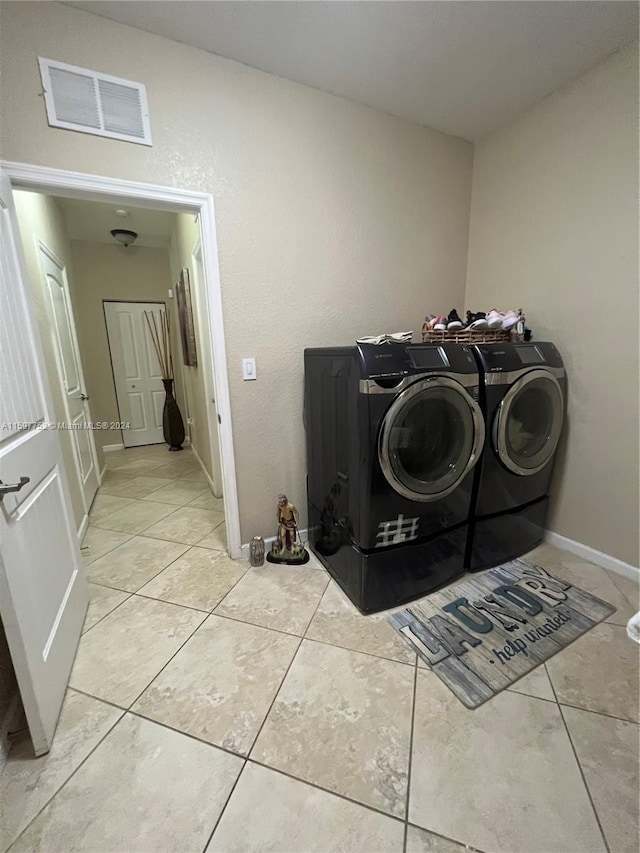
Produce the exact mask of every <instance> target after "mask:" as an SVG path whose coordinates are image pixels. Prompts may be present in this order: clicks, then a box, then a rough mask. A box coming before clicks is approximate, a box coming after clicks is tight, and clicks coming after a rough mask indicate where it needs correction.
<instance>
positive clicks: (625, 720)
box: [558, 702, 640, 728]
mask: <svg viewBox="0 0 640 853" xmlns="http://www.w3.org/2000/svg"><path fill="white" fill-rule="evenodd" d="M558 705H559V706H560V707H561V708H571V709H572V710H574V711H584V712H585V714H596V715H597V716H598V717H604V718H605V719H607V720H616V722H618V723H628V724H629V725H630V726H636V727H637V728H640V720H629V719H628V718H627V717H618V716H616V715H615V714H607V713H606V712H605V711H595V710H594V709H593V708H585V707H583V706H582V705H572V704H571V703H570V702H558Z"/></svg>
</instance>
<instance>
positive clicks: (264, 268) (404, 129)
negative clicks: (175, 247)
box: [0, 3, 472, 542]
mask: <svg viewBox="0 0 640 853" xmlns="http://www.w3.org/2000/svg"><path fill="white" fill-rule="evenodd" d="M1 38H2V43H1V51H2V63H3V71H4V74H3V84H2V92H1V97H2V101H1V102H0V109H1V111H2V117H3V121H2V133H3V137H4V138H3V141H2V151H3V156H4V157H5V158H7V159H10V160H19V161H23V162H27V163H36V164H42V165H47V166H55V167H59V168H62V169H71V170H75V171H80V172H91V173H94V174H102V175H109V176H113V177H118V178H128V179H131V180H137V181H147V182H150V183H157V184H163V185H168V186H175V187H180V188H185V189H192V190H200V191H204V192H209V193H212V194H213V196H214V199H215V204H216V223H217V235H218V245H219V252H220V268H221V280H222V297H223V308H224V322H225V333H226V342H227V353H228V363H229V384H230V393H231V409H232V419H233V429H234V440H235V451H236V465H237V475H238V490H239V501H240V515H241V530H242V539H243V541H245V542H246V541H247V540H248V539H249V538H250V537H251V536H253V535H255V534H263V535H272V534H273V530H272V527H273V522H272V514H273V501H274V497H275V496H276V495H277V494H278V492H282V491H285V492H286V493H287V494H289V495H290V496H291V498H292V499H293V500H295V501H296V503H298V504H299V505H300V506H301V507H302V506H304V503H305V494H304V489H305V480H304V475H305V467H306V466H305V454H304V431H303V426H302V385H303V381H302V376H303V372H302V370H303V368H302V364H303V362H302V352H303V349H304V347H305V346H319V345H332V344H344V343H348V342H349V341H352V340H353V339H354V338H355V337H356V336H358V335H362V334H367V333H375V332H381V331H385V330H395V329H411V328H413V329H416V330H417V329H419V328H420V324H421V321H422V315H423V314H424V313H425V312H426V311H428V310H432V311H449V310H450V309H451V308H452V307H453V306H454V305H460V304H461V303H462V301H463V295H464V284H465V273H466V250H467V242H468V216H469V197H470V189H471V168H472V146H471V145H470V144H469V143H467V142H464V141H462V140H460V139H456V138H454V137H450V136H446V135H444V134H441V133H437V132H435V131H432V130H429V129H427V128H424V127H419V126H417V125H415V124H411V123H410V122H406V121H402V120H400V119H397V118H394V117H392V116H389V115H385V114H383V113H380V112H376V111H375V110H371V109H368V108H366V107H362V106H358V105H356V104H353V103H350V102H348V101H346V100H343V99H340V98H336V97H333V96H331V95H328V94H326V93H323V92H319V91H316V90H313V89H310V88H307V87H305V86H301V85H298V84H295V83H291V82H288V81H286V80H283V79H280V78H277V77H273V76H270V75H268V74H263V73H261V72H259V71H255V70H253V69H251V68H247V67H246V66H243V65H240V64H237V63H234V62H230V61H228V60H225V59H221V58H219V57H216V56H213V55H210V54H207V53H204V52H202V51H199V50H196V49H193V48H190V47H187V46H184V45H180V44H177V43H174V42H171V41H168V40H166V39H162V38H160V37H157V36H153V35H150V34H147V33H144V32H141V31H139V30H136V29H132V28H128V27H124V26H122V25H119V24H116V23H114V22H112V21H107V20H104V19H102V18H99V17H98V16H96V15H92V14H90V13H87V12H83V11H80V10H77V9H74V8H71V7H68V6H64V5H61V4H57V3H7V4H3V10H2V33H1ZM115 45H117V50H115V49H114V46H115ZM38 55H41V56H45V57H50V58H52V59H57V60H61V61H64V62H69V63H72V64H76V65H80V66H83V67H87V68H94V69H97V70H100V71H104V72H106V73H109V74H114V75H116V76H120V77H124V78H127V79H130V80H136V81H140V82H142V83H145V84H146V86H147V95H148V99H149V107H150V114H151V128H152V133H153V147H152V148H147V147H145V146H139V145H131V144H129V143H126V142H117V141H114V140H109V139H102V138H99V137H93V136H88V135H86V134H81V133H72V132H69V131H64V130H59V129H52V128H49V127H48V126H47V122H46V117H45V111H44V103H43V100H42V97H41V83H40V78H39V73H38V63H37V57H38ZM243 356H255V358H256V360H257V368H258V379H257V381H255V382H243V380H242V369H241V368H242V365H241V359H242V357H243Z"/></svg>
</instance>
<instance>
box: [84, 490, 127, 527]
mask: <svg viewBox="0 0 640 853" xmlns="http://www.w3.org/2000/svg"><path fill="white" fill-rule="evenodd" d="M101 494H102V497H105V498H116V499H117V500H118V502H119V503H122V502H123V501H124V506H128V505H129V504H132V503H133V502H134V501H136V500H137V498H123V497H121V496H120V495H110V494H108V493H107V492H101V491H100V490H98V492H96V495H95V498H94V502H95V499H96V498H98V497H100V495H101ZM92 506H93V504H92ZM123 508H124V507H122V506H119V507H117V509H114V510H111V511H110V512H107V513H105V514H104V518H108V517H109V516H110V515H113V513H114V512H118V511H119V510H121V509H123ZM87 518H88V519H89V524H95V523H96V520H95V518H92V517H91V510H89V512H88V513H87Z"/></svg>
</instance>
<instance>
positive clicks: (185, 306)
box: [176, 267, 198, 367]
mask: <svg viewBox="0 0 640 853" xmlns="http://www.w3.org/2000/svg"><path fill="white" fill-rule="evenodd" d="M176 298H177V301H178V323H179V325H180V340H181V341H182V358H183V362H184V364H186V365H187V367H197V366H198V354H197V352H196V332H195V327H194V324H193V307H192V304H191V280H190V278H189V270H188V269H187V268H186V267H185V268H184V269H182V270H180V281H179V282H178V284H177V285H176Z"/></svg>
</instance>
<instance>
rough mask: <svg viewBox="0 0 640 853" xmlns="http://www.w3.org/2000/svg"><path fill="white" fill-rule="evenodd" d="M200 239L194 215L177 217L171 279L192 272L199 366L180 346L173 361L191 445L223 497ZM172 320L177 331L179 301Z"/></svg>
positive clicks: (190, 277)
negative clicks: (197, 250)
mask: <svg viewBox="0 0 640 853" xmlns="http://www.w3.org/2000/svg"><path fill="white" fill-rule="evenodd" d="M199 239H200V227H199V225H198V222H197V219H196V217H195V216H194V215H193V214H187V213H179V214H177V216H176V225H175V229H174V233H173V235H172V239H171V249H170V257H171V277H172V280H173V283H174V286H175V283H176V282H177V281H178V279H179V277H180V271H181V270H182V269H183V268H185V267H186V268H187V269H188V270H189V280H190V282H191V300H192V308H193V319H194V324H195V330H196V353H197V360H198V364H197V366H196V367H188V366H187V365H185V364H184V363H183V353H182V346H181V343H180V342H178V344H177V346H176V350H175V356H174V359H173V361H174V366H175V372H176V374H179V375H180V376H181V379H182V385H183V388H184V394H185V400H186V410H187V413H188V415H189V418H190V420H191V423H190V424H189V425H188V426H187V429H188V434H189V437H190V440H191V445H192V447H193V449H194V450H195V451H196V453H197V454H198V456H199V457H200V459H201V461H202V464H203V465H204V467H205V469H206V471H207V473H208V475H209V477H211V478H212V481H213V484H214V493H215V494H216V495H217V496H218V497H220V496H221V495H222V477H221V469H220V451H219V449H218V444H217V429H216V430H215V432H214V435H213V439H214V442H215V445H214V448H213V451H212V446H211V438H210V435H209V423H208V414H209V409H210V407H212V406H213V404H212V403H211V400H212V399H213V398H214V389H213V375H212V372H211V369H210V368H209V364H210V363H211V340H210V334H209V317H208V315H207V310H206V309H207V304H206V294H205V292H204V281H203V280H201V279H199V278H198V275H197V270H196V269H195V265H194V259H193V250H194V247H195V246H196V244H197V243H198V241H199ZM172 318H173V322H174V327H175V329H176V330H177V329H178V317H177V302H176V300H174V301H173V305H172ZM212 411H213V410H212ZM212 416H213V415H212Z"/></svg>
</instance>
